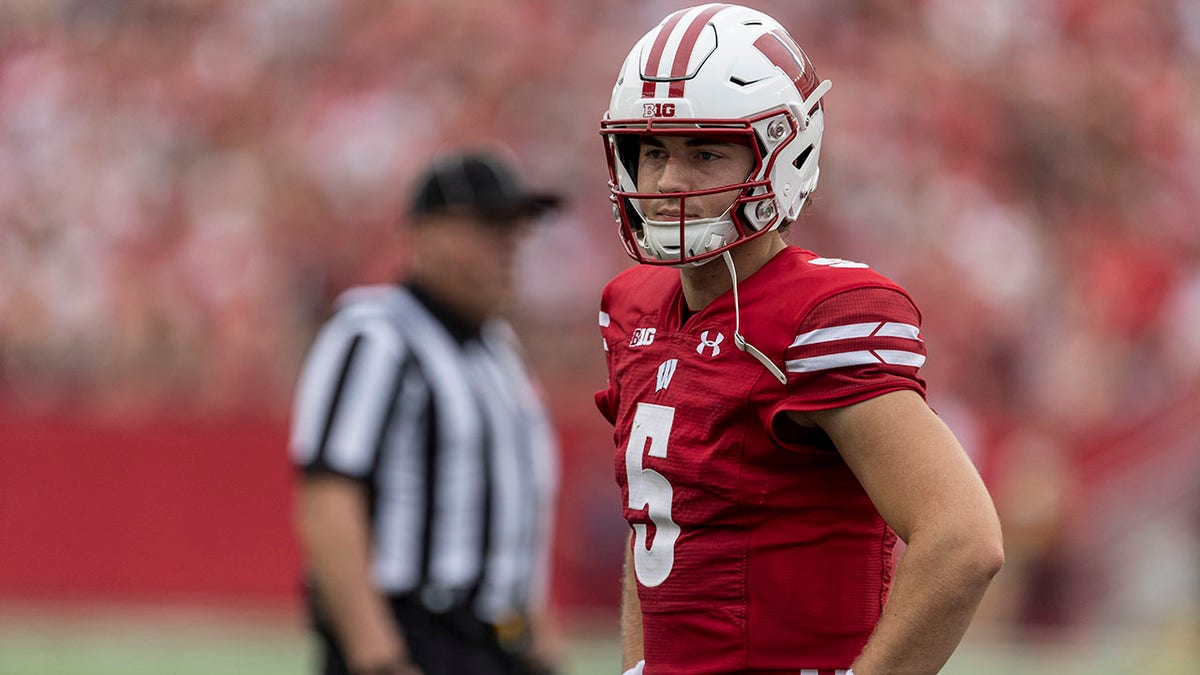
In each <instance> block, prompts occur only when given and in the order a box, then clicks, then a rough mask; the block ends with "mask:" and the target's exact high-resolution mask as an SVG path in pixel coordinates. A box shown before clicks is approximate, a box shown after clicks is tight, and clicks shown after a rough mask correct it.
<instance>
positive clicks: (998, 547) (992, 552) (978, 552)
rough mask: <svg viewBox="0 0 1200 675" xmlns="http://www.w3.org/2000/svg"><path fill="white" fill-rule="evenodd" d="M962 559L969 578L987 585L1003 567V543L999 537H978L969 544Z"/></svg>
mask: <svg viewBox="0 0 1200 675" xmlns="http://www.w3.org/2000/svg"><path fill="white" fill-rule="evenodd" d="M964 558H965V566H966V567H967V570H968V573H969V574H970V576H972V577H974V578H977V579H979V580H980V581H982V582H984V583H987V582H989V581H991V580H992V577H994V576H996V575H997V574H999V573H1000V569H1001V568H1002V567H1004V542H1003V541H1001V539H1000V537H999V536H996V537H978V538H977V540H976V541H973V542H972V543H971V545H970V547H969V548H968V550H967V551H966V552H965V556H964Z"/></svg>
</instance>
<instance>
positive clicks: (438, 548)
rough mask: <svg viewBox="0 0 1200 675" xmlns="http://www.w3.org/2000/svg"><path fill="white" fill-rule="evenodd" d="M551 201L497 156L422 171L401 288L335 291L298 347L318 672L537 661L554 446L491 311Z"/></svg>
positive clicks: (437, 670) (297, 449)
mask: <svg viewBox="0 0 1200 675" xmlns="http://www.w3.org/2000/svg"><path fill="white" fill-rule="evenodd" d="M557 202H558V199H557V197H555V196H553V195H538V194H532V193H529V192H527V191H526V190H525V189H524V188H522V187H521V185H520V182H519V181H518V179H517V177H516V175H515V173H514V172H513V170H512V169H511V168H510V167H509V166H508V165H507V164H506V163H505V162H503V161H502V160H501V159H500V158H499V157H498V156H495V155H492V154H488V153H465V154H455V155H452V156H447V157H443V158H441V159H440V160H438V161H436V162H435V163H434V164H433V165H432V166H430V167H429V169H428V171H427V172H426V174H425V175H424V177H423V178H422V179H421V180H420V181H419V182H418V185H417V189H416V191H415V194H414V196H413V201H412V205H411V209H410V214H409V215H410V227H409V234H410V237H409V245H408V246H407V247H406V249H407V250H406V257H407V265H406V270H407V272H406V274H407V277H406V278H405V280H404V282H403V283H402V284H399V285H384V286H370V287H359V288H355V289H351V290H349V291H348V292H346V293H345V294H344V295H343V296H342V297H341V298H340V299H339V300H338V305H337V309H336V312H335V313H334V316H333V317H332V319H330V320H329V322H328V323H327V324H326V325H325V326H324V327H323V329H322V330H321V332H320V334H319V335H318V337H317V339H316V341H315V343H314V344H313V346H312V348H311V350H310V352H309V354H308V357H307V359H306V361H305V365H304V370H303V373H302V375H301V378H300V383H299V386H298V389H297V393H296V401H295V407H294V410H293V421H292V431H291V443H290V446H291V447H290V449H291V456H292V459H293V461H294V462H295V463H296V465H297V466H298V467H299V468H300V472H299V477H298V479H297V480H298V489H297V514H296V517H297V528H298V532H299V535H300V539H301V543H302V547H303V552H304V555H305V558H306V563H307V570H308V580H309V597H310V606H311V608H312V614H313V622H314V626H315V629H316V633H317V636H318V638H319V642H320V646H321V647H322V652H323V655H322V657H321V663H320V664H319V667H320V668H321V670H320V671H319V672H322V673H325V674H326V675H343V674H348V675H395V674H400V673H403V674H405V675H410V674H414V673H424V674H425V675H439V674H443V673H444V674H447V675H450V674H453V675H459V674H463V673H471V674H475V675H489V674H492V673H495V674H506V675H509V674H511V675H518V674H526V673H545V672H550V671H549V670H547V669H546V667H545V666H544V665H541V664H539V662H538V660H537V659H536V658H535V657H534V656H533V654H534V653H535V651H536V650H535V649H534V647H533V634H534V631H533V630H532V629H531V621H532V620H533V619H534V617H535V616H536V615H537V610H538V607H539V605H540V604H541V603H543V601H544V596H545V586H546V585H547V574H548V571H547V564H548V549H549V536H550V519H551V514H552V511H553V506H554V504H553V501H554V495H555V490H556V482H557V447H556V445H555V440H554V433H553V430H552V428H551V426H550V422H549V419H548V417H547V414H546V411H545V409H544V408H543V405H542V403H541V401H540V400H539V398H538V395H537V391H536V388H535V386H534V385H533V383H532V382H531V380H530V377H529V375H528V373H527V371H526V367H525V364H524V363H523V362H522V360H521V357H520V355H519V352H518V350H517V348H516V345H515V343H514V336H513V333H512V331H511V329H510V328H509V326H508V324H506V323H505V322H504V321H503V320H502V319H500V318H498V316H499V315H500V314H502V313H503V309H504V307H505V305H506V303H507V302H508V301H509V298H510V295H511V292H510V291H511V288H512V274H511V272H512V266H513V258H514V255H515V253H516V250H517V246H518V243H519V241H520V240H521V239H522V237H523V236H524V235H525V234H526V232H527V231H528V230H529V228H530V226H531V224H532V222H533V220H534V219H535V218H536V217H537V216H539V215H542V214H543V213H544V212H546V211H547V210H549V209H551V208H553V207H554V206H555V205H556V204H557Z"/></svg>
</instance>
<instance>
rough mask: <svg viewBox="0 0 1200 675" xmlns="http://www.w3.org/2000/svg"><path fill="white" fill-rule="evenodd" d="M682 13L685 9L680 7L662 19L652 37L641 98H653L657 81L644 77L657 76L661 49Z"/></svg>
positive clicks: (643, 77)
mask: <svg viewBox="0 0 1200 675" xmlns="http://www.w3.org/2000/svg"><path fill="white" fill-rule="evenodd" d="M684 14H687V10H686V9H681V10H679V11H678V12H675V13H674V14H672V15H671V16H668V17H667V18H666V20H665V21H663V26H662V29H660V30H659V31H658V37H656V38H654V46H652V47H651V48H650V58H648V59H647V60H646V72H644V73H642V80H643V82H642V98H654V88H655V87H656V86H658V82H655V81H653V80H649V79H646V78H651V77H658V67H659V65H661V64H662V55H663V50H665V49H666V48H667V40H669V39H671V33H673V32H674V31H675V25H676V24H678V23H679V20H680V19H682V18H683V15H684Z"/></svg>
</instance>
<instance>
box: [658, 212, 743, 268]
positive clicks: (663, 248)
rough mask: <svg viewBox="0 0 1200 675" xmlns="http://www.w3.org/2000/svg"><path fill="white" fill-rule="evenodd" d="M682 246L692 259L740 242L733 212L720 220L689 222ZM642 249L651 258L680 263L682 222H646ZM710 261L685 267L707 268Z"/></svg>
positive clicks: (685, 227) (690, 263)
mask: <svg viewBox="0 0 1200 675" xmlns="http://www.w3.org/2000/svg"><path fill="white" fill-rule="evenodd" d="M683 235H684V236H683V238H684V241H683V242H682V244H683V247H684V252H685V253H686V254H687V256H688V257H695V256H698V255H704V254H705V253H709V252H711V251H715V250H717V249H719V248H721V247H722V246H727V245H729V244H731V243H733V241H734V240H735V239H736V238H737V228H736V227H734V226H733V218H731V217H730V216H729V212H728V211H726V212H725V213H723V214H721V215H719V216H717V217H716V218H693V219H691V220H688V221H686V223H685V225H684V228H683ZM638 240H639V243H640V244H641V245H642V249H644V250H645V251H646V253H648V254H649V255H650V256H651V257H653V258H655V259H658V260H662V261H669V260H679V258H680V255H679V248H680V243H681V242H680V241H679V221H677V220H650V219H649V218H646V219H645V220H644V224H643V225H642V236H641V237H639V238H638ZM706 262H708V260H701V261H691V262H685V263H682V265H683V266H695V265H703V264H704V263H706Z"/></svg>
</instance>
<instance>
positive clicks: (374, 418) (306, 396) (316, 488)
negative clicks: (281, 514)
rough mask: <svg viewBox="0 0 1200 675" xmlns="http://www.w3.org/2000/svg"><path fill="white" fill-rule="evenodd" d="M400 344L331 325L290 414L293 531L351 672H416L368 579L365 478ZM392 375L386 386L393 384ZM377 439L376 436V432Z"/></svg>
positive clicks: (399, 356)
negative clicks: (298, 473) (295, 469)
mask: <svg viewBox="0 0 1200 675" xmlns="http://www.w3.org/2000/svg"><path fill="white" fill-rule="evenodd" d="M403 352H404V350H403V346H402V345H400V344H399V343H398V342H397V340H396V339H395V337H394V336H391V335H387V334H386V333H383V332H381V331H377V330H376V331H372V330H370V329H367V330H363V329H362V327H361V326H358V327H349V326H346V325H344V324H340V323H338V322H337V320H336V319H335V320H334V321H333V322H331V323H330V324H329V325H327V326H326V327H325V329H323V331H322V333H321V335H320V336H319V337H318V338H317V341H316V343H315V344H314V345H313V348H312V350H311V351H310V352H309V355H308V357H307V360H306V362H305V365H304V371H303V374H302V376H301V379H300V385H299V387H298V390H297V395H296V405H295V410H294V412H293V415H294V419H293V426H292V439H291V446H292V455H293V460H294V461H295V462H296V463H297V465H298V466H299V467H300V468H301V469H303V472H302V477H301V478H300V480H299V483H298V490H297V497H296V498H297V501H296V513H295V517H296V530H297V533H298V534H299V538H300V542H301V546H302V549H303V553H304V556H305V561H306V564H307V566H308V573H309V575H310V578H311V581H312V583H313V584H314V586H315V591H316V593H317V595H318V597H319V599H320V604H321V606H322V608H323V610H324V613H325V614H326V618H327V619H328V621H329V622H330V623H331V624H332V627H333V629H334V634H335V638H336V640H337V642H338V646H339V647H340V649H341V651H342V654H343V656H344V657H345V659H346V663H347V665H348V666H349V667H350V669H351V672H353V673H357V672H376V671H379V672H384V668H385V666H386V667H390V668H392V669H393V670H387V671H386V672H396V673H410V672H411V673H415V672H417V671H416V670H415V669H411V666H410V665H409V663H408V654H407V649H406V647H405V643H404V639H403V635H402V634H401V631H400V628H399V626H397V625H396V622H395V619H394V618H393V615H392V612H391V609H390V607H389V605H388V602H387V600H386V598H384V596H383V595H382V594H381V593H380V592H379V591H378V590H377V588H376V587H375V584H374V582H373V579H372V576H371V550H372V539H371V527H370V515H369V514H370V505H369V504H368V503H367V500H368V493H367V489H366V483H365V480H366V477H367V475H368V474H369V471H370V467H371V465H372V464H373V462H374V460H375V458H374V453H376V452H378V448H379V444H378V439H377V438H375V437H374V436H372V434H371V432H370V431H368V430H378V429H379V422H378V420H379V419H380V418H381V416H383V415H385V414H386V407H387V406H389V405H391V404H392V403H393V400H392V397H390V396H389V395H388V392H390V391H392V390H394V388H395V382H394V381H393V380H394V378H395V377H397V376H398V372H399V368H398V365H399V363H400V361H401V359H402V358H403ZM389 374H390V375H391V377H392V379H390V380H389ZM374 433H376V434H377V433H378V431H375V432H374Z"/></svg>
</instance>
